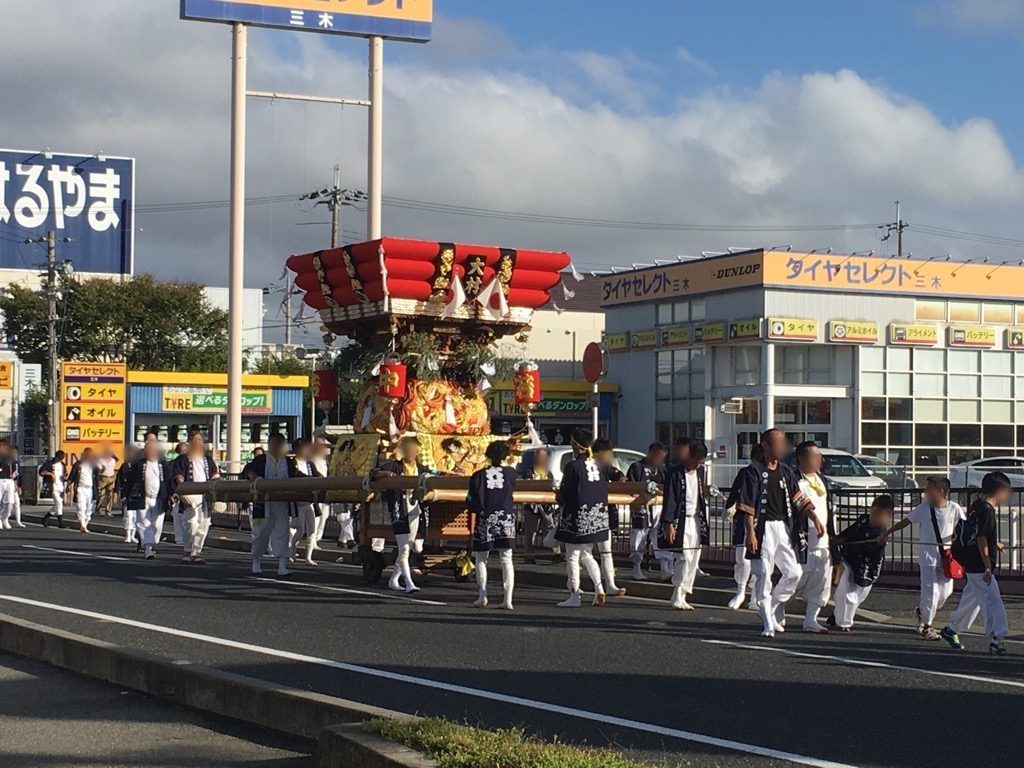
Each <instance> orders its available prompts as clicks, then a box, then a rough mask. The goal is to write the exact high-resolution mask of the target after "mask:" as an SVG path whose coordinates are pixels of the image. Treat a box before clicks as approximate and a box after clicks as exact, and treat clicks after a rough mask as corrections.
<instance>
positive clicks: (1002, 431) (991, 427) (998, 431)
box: [985, 424, 1013, 448]
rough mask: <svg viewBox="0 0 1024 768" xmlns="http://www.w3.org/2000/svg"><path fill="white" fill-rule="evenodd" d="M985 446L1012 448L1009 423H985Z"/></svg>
mask: <svg viewBox="0 0 1024 768" xmlns="http://www.w3.org/2000/svg"><path fill="white" fill-rule="evenodd" d="M985 447H986V448H991V447H997V448H1002V447H1005V448H1012V447H1013V427H1012V426H1010V425H1009V424H986V425H985Z"/></svg>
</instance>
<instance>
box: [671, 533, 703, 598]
mask: <svg viewBox="0 0 1024 768" xmlns="http://www.w3.org/2000/svg"><path fill="white" fill-rule="evenodd" d="M680 533H682V536H683V545H682V546H683V552H682V554H679V555H676V556H675V564H674V566H673V568H672V605H673V606H674V607H676V608H678V607H680V606H682V605H684V604H685V603H686V596H687V595H692V594H693V581H694V579H696V578H697V569H698V568H700V552H701V549H700V530H698V526H697V519H696V518H694V517H689V518H687V519H686V520H685V521H684V522H683V529H682V531H680Z"/></svg>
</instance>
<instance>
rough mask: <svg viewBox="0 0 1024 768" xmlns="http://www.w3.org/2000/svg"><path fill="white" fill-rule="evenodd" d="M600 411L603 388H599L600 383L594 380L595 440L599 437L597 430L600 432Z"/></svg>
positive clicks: (593, 413) (593, 412)
mask: <svg viewBox="0 0 1024 768" xmlns="http://www.w3.org/2000/svg"><path fill="white" fill-rule="evenodd" d="M600 413H601V390H600V388H599V385H598V383H597V382H596V381H595V382H594V408H593V411H592V415H593V422H594V423H593V435H594V439H595V440H596V439H597V432H598V426H599V425H598V417H599V416H600Z"/></svg>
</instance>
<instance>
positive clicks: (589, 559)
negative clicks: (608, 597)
mask: <svg viewBox="0 0 1024 768" xmlns="http://www.w3.org/2000/svg"><path fill="white" fill-rule="evenodd" d="M593 548H594V545H593V544H565V571H566V575H567V576H568V577H569V591H570V592H572V593H573V594H576V593H577V592H579V591H580V564H581V563H582V565H583V567H584V568H586V569H587V575H588V576H589V577H590V580H591V581H592V582H594V589H595V591H597V592H598V593H602V592H604V587H603V586H602V584H601V567H600V566H599V565H598V564H597V560H595V559H594V555H593V554H592V553H591V550H592V549H593Z"/></svg>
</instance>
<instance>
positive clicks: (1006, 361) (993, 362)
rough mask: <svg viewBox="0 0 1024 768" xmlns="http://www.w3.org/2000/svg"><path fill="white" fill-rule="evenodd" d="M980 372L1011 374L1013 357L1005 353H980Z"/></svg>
mask: <svg viewBox="0 0 1024 768" xmlns="http://www.w3.org/2000/svg"><path fill="white" fill-rule="evenodd" d="M981 370H982V371H984V372H985V373H1007V374H1009V373H1013V355H1011V354H1008V353H1006V352H982V353H981Z"/></svg>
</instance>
